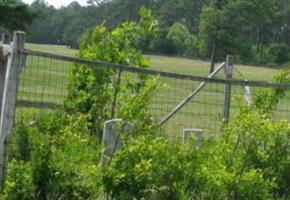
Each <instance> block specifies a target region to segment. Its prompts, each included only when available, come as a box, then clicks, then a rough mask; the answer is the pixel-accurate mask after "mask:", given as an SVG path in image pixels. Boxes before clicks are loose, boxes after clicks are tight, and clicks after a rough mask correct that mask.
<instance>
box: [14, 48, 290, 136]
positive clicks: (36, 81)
mask: <svg viewBox="0 0 290 200" xmlns="http://www.w3.org/2000/svg"><path fill="white" fill-rule="evenodd" d="M26 48H27V49H31V50H36V51H42V52H48V53H53V54H57V55H66V56H74V55H75V54H76V53H77V50H75V49H70V48H68V47H66V46H58V45H38V44H27V46H26ZM146 56H147V57H148V58H150V60H151V64H152V69H156V70H160V71H167V72H173V73H181V74H190V75H195V76H207V75H208V70H209V62H206V61H201V60H193V59H186V58H176V57H168V56H157V55H146ZM27 63H28V65H27V69H26V71H25V73H24V74H23V77H22V81H21V85H20V93H19V99H21V100H24V101H35V102H47V103H58V104H59V103H62V102H63V100H64V99H65V96H66V94H67V83H68V80H67V75H68V72H69V67H70V66H71V63H68V62H62V61H56V60H51V59H46V58H38V57H30V58H28V61H27ZM235 67H236V68H237V69H238V70H239V71H240V72H241V73H242V74H243V75H242V76H241V75H240V74H239V73H237V71H235V72H234V78H236V79H245V78H246V79H248V80H263V81H271V80H272V78H273V76H274V75H275V74H277V73H278V72H279V70H276V69H271V68H265V67H254V66H244V65H236V66H235ZM217 77H223V70H221V72H220V73H219V74H218V75H217ZM159 82H160V83H162V85H164V87H163V88H161V89H160V90H159V91H158V92H157V94H156V95H155V96H154V98H153V101H152V103H151V105H150V106H149V111H150V113H151V114H152V115H153V116H154V117H155V119H156V121H158V122H159V121H160V120H161V119H162V118H163V117H164V116H165V115H166V114H168V113H169V112H170V111H171V110H172V109H173V108H174V107H176V105H178V104H179V103H180V102H181V101H182V100H183V99H184V98H185V97H186V96H187V95H188V94H189V93H190V92H192V91H193V90H194V89H195V88H196V87H197V86H198V84H199V82H198V81H188V80H177V79H169V78H162V77H160V79H159ZM256 89H257V88H252V92H253V93H254V91H256ZM244 92H245V90H244V88H243V87H241V86H233V88H232V102H231V114H232V115H234V114H235V113H237V112H238V110H239V107H240V105H242V104H244V105H245V98H244ZM223 99H224V85H222V84H214V83H209V84H208V85H207V86H206V87H205V88H204V89H203V90H202V91H201V92H200V93H199V94H198V95H197V96H196V97H195V98H194V99H192V100H191V101H190V102H189V103H188V104H187V105H186V106H185V107H184V108H183V109H182V110H181V111H180V112H178V114H176V115H175V116H174V117H173V118H172V119H170V120H169V122H168V123H166V124H165V126H164V127H165V129H166V133H167V134H169V135H171V136H174V137H175V136H176V135H178V136H180V135H181V133H182V131H183V129H184V128H201V129H203V130H204V132H205V133H209V134H213V133H216V132H218V130H219V127H220V125H221V123H222V110H223ZM288 102H289V101H288V100H287V101H286V102H285V101H284V103H283V105H282V107H281V108H283V109H285V108H287V107H288ZM284 114H285V113H284ZM286 114H287V115H288V113H286ZM177 133H178V134H177Z"/></svg>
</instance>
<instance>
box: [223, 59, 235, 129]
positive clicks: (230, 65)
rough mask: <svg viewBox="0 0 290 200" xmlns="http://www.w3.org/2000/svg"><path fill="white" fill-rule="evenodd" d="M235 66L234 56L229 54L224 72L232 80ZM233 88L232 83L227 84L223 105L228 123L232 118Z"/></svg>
mask: <svg viewBox="0 0 290 200" xmlns="http://www.w3.org/2000/svg"><path fill="white" fill-rule="evenodd" d="M233 67H234V57H233V56H230V55H228V56H227V59H226V64H225V65H224V73H225V75H226V79H227V80H231V79H232V76H233ZM231 90H232V84H231V83H227V84H225V96H224V106H223V117H224V121H225V122H226V123H227V122H228V121H229V118H230V108H231Z"/></svg>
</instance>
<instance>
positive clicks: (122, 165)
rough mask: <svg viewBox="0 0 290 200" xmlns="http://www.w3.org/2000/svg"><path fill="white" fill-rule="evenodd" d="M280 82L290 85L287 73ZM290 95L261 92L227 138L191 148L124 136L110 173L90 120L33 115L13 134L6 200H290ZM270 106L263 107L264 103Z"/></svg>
mask: <svg viewBox="0 0 290 200" xmlns="http://www.w3.org/2000/svg"><path fill="white" fill-rule="evenodd" d="M276 81H277V82H285V81H289V78H288V73H282V74H280V75H279V76H277V79H276ZM284 95H285V90H283V89H277V90H273V91H271V90H268V91H260V92H259V94H258V95H257V96H256V97H255V101H254V104H253V105H252V106H251V107H248V106H247V107H241V110H240V113H239V114H238V115H237V116H236V117H235V119H234V120H233V121H232V122H231V123H230V124H229V125H228V126H227V127H225V129H224V131H223V134H222V135H220V136H217V137H215V138H209V139H204V140H203V142H202V145H201V146H199V148H196V146H195V144H196V143H195V138H192V140H189V141H188V142H187V143H186V144H183V143H181V141H170V140H168V139H165V138H160V137H157V136H156V135H155V134H156V130H154V129H146V130H144V129H143V130H138V131H140V132H139V134H134V135H133V136H132V137H127V136H124V137H122V140H123V148H122V149H121V150H120V151H119V152H117V153H116V154H115V156H114V157H113V159H112V161H111V162H110V163H108V164H107V165H105V166H104V167H100V166H99V155H100V153H101V148H102V147H101V146H100V144H99V142H98V138H97V137H96V136H95V135H92V134H90V130H89V129H88V125H87V123H88V122H87V120H86V118H82V119H79V120H78V121H74V123H72V122H73V120H71V119H74V118H75V117H74V116H71V115H68V114H63V113H56V112H54V111H50V112H46V113H44V112H41V113H40V112H37V111H33V112H27V113H25V116H24V117H23V118H21V119H20V120H19V122H18V123H17V126H16V128H15V131H14V136H13V144H14V145H13V149H12V157H11V159H10V163H9V170H8V177H7V182H6V186H5V188H4V190H3V191H2V194H1V195H2V196H1V197H2V198H4V199H59V198H60V199H98V198H104V197H105V196H107V197H108V198H109V199H144V198H145V199H261V200H262V199H263V200H264V199H288V198H289V197H290V191H289V187H290V182H289V176H288V174H289V169H290V167H289V166H290V160H289V158H290V151H289V141H290V134H289V133H290V130H289V124H288V122H287V121H286V120H275V118H274V113H275V107H276V105H277V103H278V102H279V99H281V98H283V96H284ZM261 99H263V100H264V101H261Z"/></svg>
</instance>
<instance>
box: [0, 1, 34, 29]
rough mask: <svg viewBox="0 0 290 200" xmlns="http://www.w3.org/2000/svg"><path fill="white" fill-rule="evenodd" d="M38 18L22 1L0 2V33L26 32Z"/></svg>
mask: <svg viewBox="0 0 290 200" xmlns="http://www.w3.org/2000/svg"><path fill="white" fill-rule="evenodd" d="M36 16H37V14H36V13H34V12H32V11H31V9H30V8H29V7H28V6H27V5H26V4H24V3H22V2H21V1H17V0H0V31H1V30H2V31H6V32H10V31H15V30H26V29H28V26H29V25H30V24H31V23H32V21H33V19H34V18H35V17H36Z"/></svg>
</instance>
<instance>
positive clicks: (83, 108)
mask: <svg viewBox="0 0 290 200" xmlns="http://www.w3.org/2000/svg"><path fill="white" fill-rule="evenodd" d="M140 16H141V18H140V21H139V22H138V23H135V22H130V23H129V22H125V23H123V24H122V25H121V26H120V27H119V28H116V29H114V30H113V31H112V32H109V31H108V30H107V29H106V28H105V27H104V26H97V27H96V28H94V29H92V30H91V31H89V32H88V33H86V34H85V35H84V36H83V39H82V43H81V45H80V52H79V57H81V58H86V59H91V60H102V61H105V62H109V63H118V64H123V65H134V66H137V67H142V68H146V67H149V61H148V59H146V58H145V57H143V55H142V52H141V51H139V50H138V49H136V48H135V43H136V42H137V41H138V39H140V38H144V37H145V36H147V35H151V34H154V32H155V21H154V19H153V17H152V16H151V11H149V10H147V9H145V8H142V9H141V10H140ZM118 73H119V72H118V71H115V70H112V69H108V68H98V67H93V66H86V65H76V66H74V67H73V69H72V71H71V74H70V77H69V88H68V97H67V100H66V103H65V105H66V110H67V112H68V113H69V114H70V115H72V116H75V117H76V118H78V117H79V116H82V118H84V117H85V118H87V122H88V123H87V124H88V129H89V130H91V133H96V134H97V135H99V136H100V137H101V133H102V126H103V123H104V122H105V121H106V120H108V119H111V118H114V117H116V116H118V118H122V119H123V120H125V121H126V120H129V119H132V117H131V118H126V116H128V115H127V114H126V112H125V109H124V106H126V107H127V108H126V109H127V111H128V112H133V110H136V108H137V107H136V105H137V104H134V103H133V102H134V101H135V100H137V99H139V100H138V101H139V102H140V99H141V98H138V96H137V94H139V93H143V94H144V93H146V91H147V92H148V87H150V86H149V85H148V83H152V80H151V79H150V78H148V77H147V76H144V75H138V77H137V80H136V81H135V80H134V79H133V77H134V76H133V75H129V74H126V75H124V74H122V80H124V81H122V82H121V83H120V84H119V83H116V82H117V81H115V79H114V78H115V77H116V76H118ZM152 85H154V83H152ZM153 87H154V86H153ZM151 88H152V87H151ZM122 92H123V93H125V94H126V95H127V97H126V98H125V97H120V99H118V101H117V103H118V105H116V101H115V99H116V98H117V97H118V98H119V93H122ZM146 96H148V94H147V95H146ZM149 96H150V95H149ZM122 99H124V100H125V102H123V101H122ZM142 100H144V101H143V103H142V104H140V105H142V106H143V107H141V106H139V107H138V109H141V110H145V108H146V106H147V105H146V104H144V102H146V101H147V100H146V99H145V98H142ZM127 102H131V103H132V104H134V105H132V106H133V107H132V108H131V107H130V105H129V104H127ZM117 109H118V110H117ZM130 110H131V111H130ZM135 114H136V112H135ZM124 115H125V116H124ZM138 119H139V120H142V119H141V118H138ZM145 119H148V117H145ZM144 126H145V125H144Z"/></svg>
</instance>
